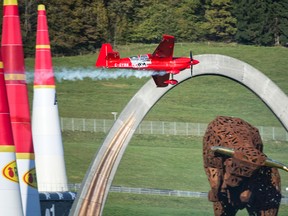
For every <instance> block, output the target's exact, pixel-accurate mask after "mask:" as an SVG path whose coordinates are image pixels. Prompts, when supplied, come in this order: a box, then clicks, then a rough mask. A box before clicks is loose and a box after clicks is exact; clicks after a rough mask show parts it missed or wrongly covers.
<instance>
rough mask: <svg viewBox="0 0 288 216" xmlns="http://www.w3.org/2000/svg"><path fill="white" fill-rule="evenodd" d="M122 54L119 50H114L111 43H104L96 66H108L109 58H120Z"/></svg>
mask: <svg viewBox="0 0 288 216" xmlns="http://www.w3.org/2000/svg"><path fill="white" fill-rule="evenodd" d="M119 58H120V55H119V53H118V52H115V51H113V49H112V46H111V44H109V43H106V44H103V45H102V47H101V49H100V53H99V56H98V59H97V61H96V64H95V66H96V67H107V66H108V60H114V59H119Z"/></svg>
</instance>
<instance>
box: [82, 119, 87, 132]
mask: <svg viewBox="0 0 288 216" xmlns="http://www.w3.org/2000/svg"><path fill="white" fill-rule="evenodd" d="M82 123H83V131H86V125H85V119H83V121H82Z"/></svg>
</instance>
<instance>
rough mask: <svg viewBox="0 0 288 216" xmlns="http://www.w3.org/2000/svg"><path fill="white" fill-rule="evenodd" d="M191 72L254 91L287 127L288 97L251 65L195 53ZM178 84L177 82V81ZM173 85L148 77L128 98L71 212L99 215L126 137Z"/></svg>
mask: <svg viewBox="0 0 288 216" xmlns="http://www.w3.org/2000/svg"><path fill="white" fill-rule="evenodd" d="M195 59H197V60H199V61H200V64H198V65H196V66H194V69H193V76H199V75H211V74H215V75H220V76H225V77H228V78H231V79H233V80H235V81H237V82H239V83H242V84H243V85H245V86H246V87H248V88H249V89H250V90H251V91H253V92H254V93H255V94H256V95H258V96H259V97H260V98H261V99H262V100H263V101H264V102H265V103H266V105H267V106H268V107H269V108H270V109H271V110H272V112H273V113H274V114H275V115H276V116H277V118H278V119H279V120H280V122H281V123H282V124H283V126H284V127H285V128H286V130H288V115H287V114H288V113H287V112H288V97H287V96H286V95H285V94H284V93H283V92H282V91H281V89H279V88H278V87H277V86H276V85H275V84H274V83H273V82H272V81H271V80H270V79H269V78H268V77H266V76H265V75H264V74H262V73H261V72H260V71H258V70H257V69H255V68H253V67H252V66H250V65H248V64H246V63H244V62H242V61H240V60H237V59H234V58H231V57H228V56H223V55H210V54H209V55H198V56H195ZM175 78H176V79H177V80H178V81H179V84H180V82H183V81H185V80H187V79H190V78H191V72H190V69H187V70H185V71H182V72H181V73H180V74H178V75H176V76H175ZM179 84H178V85H179ZM174 87H175V86H171V85H170V86H168V87H165V88H157V87H156V86H155V84H154V81H153V79H151V80H149V81H148V82H147V83H146V84H145V85H144V86H143V87H142V88H141V89H140V90H139V91H138V92H137V93H136V94H135V95H134V96H133V98H132V99H131V100H130V102H129V103H128V104H127V106H126V107H125V108H124V110H123V111H122V113H121V114H120V115H119V118H118V119H117V120H116V122H115V124H114V125H113V127H112V128H111V130H110V132H109V133H108V135H107V137H106V138H105V140H104V142H103V144H102V146H101V148H100V149H99V151H98V153H97V154H96V156H95V158H94V160H93V161H92V163H91V166H90V168H89V170H88V172H87V174H86V176H85V178H84V180H83V183H82V187H81V189H80V191H79V193H78V195H77V198H76V200H75V202H74V204H73V207H72V210H71V215H83V216H84V215H97V216H98V215H101V214H102V211H103V208H104V204H105V201H106V198H107V195H108V191H109V188H110V186H111V183H112V180H113V178H114V175H115V173H116V170H117V168H118V165H119V163H120V160H121V158H122V156H123V153H124V152H125V149H126V147H127V146H128V143H129V141H130V139H131V138H132V136H133V134H134V132H135V130H136V129H137V127H138V125H139V124H140V122H141V121H142V119H143V118H144V117H145V115H146V114H147V113H148V112H149V110H150V109H151V108H152V107H153V106H154V105H155V104H156V103H157V101H158V100H159V99H160V98H161V97H162V96H163V95H165V94H166V93H167V92H168V91H169V90H170V89H172V88H174Z"/></svg>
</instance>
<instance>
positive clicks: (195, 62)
mask: <svg viewBox="0 0 288 216" xmlns="http://www.w3.org/2000/svg"><path fill="white" fill-rule="evenodd" d="M196 64H199V61H198V60H196V59H193V60H192V61H191V65H196Z"/></svg>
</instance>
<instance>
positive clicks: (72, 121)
mask: <svg viewBox="0 0 288 216" xmlns="http://www.w3.org/2000/svg"><path fill="white" fill-rule="evenodd" d="M71 123H72V131H74V118H72V119H71Z"/></svg>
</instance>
